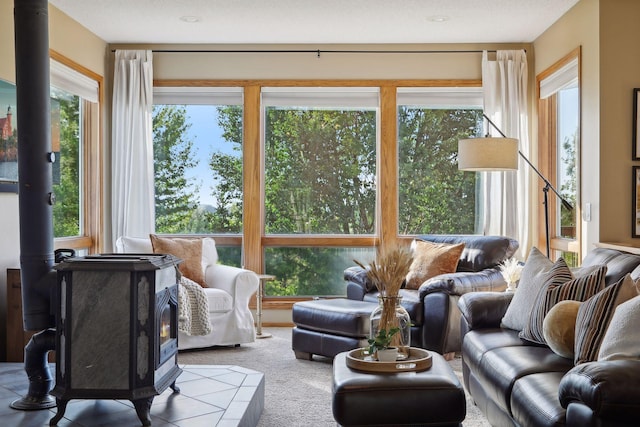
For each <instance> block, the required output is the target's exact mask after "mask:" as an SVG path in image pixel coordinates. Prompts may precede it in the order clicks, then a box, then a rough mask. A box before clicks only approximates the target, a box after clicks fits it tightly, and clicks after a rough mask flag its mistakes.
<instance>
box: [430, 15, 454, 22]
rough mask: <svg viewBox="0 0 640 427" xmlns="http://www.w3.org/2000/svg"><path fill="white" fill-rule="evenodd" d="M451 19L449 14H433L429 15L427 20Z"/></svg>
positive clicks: (443, 20)
mask: <svg viewBox="0 0 640 427" xmlns="http://www.w3.org/2000/svg"><path fill="white" fill-rule="evenodd" d="M449 19H451V18H449V17H448V16H445V15H433V16H429V17H428V18H427V21H431V22H446V21H448V20H449Z"/></svg>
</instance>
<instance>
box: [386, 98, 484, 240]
mask: <svg viewBox="0 0 640 427" xmlns="http://www.w3.org/2000/svg"><path fill="white" fill-rule="evenodd" d="M481 96H482V92H481V91H480V90H476V89H473V88H424V89H417V88H400V89H398V189H399V190H398V206H399V216H398V229H399V234H400V235H416V234H429V233H431V234H473V233H474V229H475V224H476V197H475V196H476V173H475V172H463V171H459V170H458V157H457V152H458V140H459V139H463V138H469V137H475V136H478V132H479V130H480V126H479V125H481V123H482V122H481V120H482V110H481V109H480V108H481V105H482V98H481ZM453 212H455V214H452V213H453Z"/></svg>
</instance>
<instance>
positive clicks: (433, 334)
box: [344, 234, 518, 354]
mask: <svg viewBox="0 0 640 427" xmlns="http://www.w3.org/2000/svg"><path fill="white" fill-rule="evenodd" d="M416 238H417V239H421V240H427V241H431V242H435V243H450V244H456V243H461V242H464V244H465V248H464V250H463V252H462V254H461V255H460V261H459V262H458V268H457V271H456V272H455V273H450V274H442V275H439V276H436V277H434V278H431V279H429V280H427V281H426V282H424V283H423V284H422V285H421V286H420V288H419V289H418V290H410V289H401V291H400V294H401V295H402V305H403V306H404V308H406V309H407V311H408V312H409V315H410V316H411V321H412V328H411V346H412V347H421V348H426V349H428V350H433V351H436V352H438V353H440V354H445V353H450V352H454V351H460V346H461V341H460V311H459V310H458V308H457V302H458V299H459V298H460V296H461V295H463V294H466V293H467V292H474V291H502V290H504V289H505V288H506V282H505V281H504V279H503V278H502V274H501V273H500V270H499V267H498V265H499V264H500V263H501V262H502V261H504V260H506V259H508V258H510V257H512V256H513V254H514V253H515V251H516V250H517V249H518V242H517V241H516V240H513V239H510V238H508V237H502V236H482V235H436V234H430V235H422V236H418V237H416ZM344 278H345V280H346V281H347V298H348V299H351V300H359V301H362V300H364V301H370V302H375V303H377V301H378V291H377V289H376V287H375V286H374V285H373V284H372V283H371V282H370V281H369V280H368V278H367V275H366V271H365V270H364V269H362V268H360V267H350V268H348V269H346V270H345V272H344Z"/></svg>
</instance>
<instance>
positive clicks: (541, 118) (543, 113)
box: [536, 47, 582, 262]
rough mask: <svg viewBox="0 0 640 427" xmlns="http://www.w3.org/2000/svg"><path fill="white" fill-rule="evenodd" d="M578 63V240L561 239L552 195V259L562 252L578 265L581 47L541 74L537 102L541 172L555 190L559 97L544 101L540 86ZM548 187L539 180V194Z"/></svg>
mask: <svg viewBox="0 0 640 427" xmlns="http://www.w3.org/2000/svg"><path fill="white" fill-rule="evenodd" d="M576 59H577V60H578V105H579V106H580V108H579V111H578V126H579V130H578V146H577V147H576V158H577V167H576V169H577V172H576V177H577V185H576V188H577V194H576V206H574V207H573V208H574V210H575V214H576V238H575V239H567V238H564V237H561V236H558V235H557V234H556V233H555V232H554V230H556V229H557V225H558V224H557V220H556V218H557V216H558V215H557V214H558V209H559V208H560V203H559V201H558V198H557V197H556V196H555V194H550V196H549V200H548V203H549V232H550V236H549V247H550V251H551V254H550V257H551V259H555V258H557V257H558V256H559V255H560V252H573V253H575V254H576V256H577V260H578V262H580V261H581V260H582V244H581V242H582V212H581V203H580V200H581V196H580V193H581V179H580V177H581V170H582V167H581V148H580V146H581V142H580V141H581V140H582V126H581V117H582V108H581V98H582V86H581V82H580V79H581V74H582V73H581V59H582V58H581V48H580V47H578V48H576V49H574V50H573V51H571V52H569V53H568V54H567V55H565V56H564V57H563V58H562V59H560V60H559V61H558V62H556V63H554V64H553V65H552V66H550V67H549V68H547V69H546V70H544V71H542V72H541V73H540V74H538V75H537V76H536V99H537V100H538V165H539V167H540V171H541V173H542V174H543V175H544V176H546V177H547V179H548V180H549V182H551V184H552V185H553V186H554V187H555V188H558V187H557V184H558V180H557V172H556V171H557V162H558V159H557V152H558V150H557V144H558V141H557V114H556V112H557V95H556V94H554V95H551V96H549V97H548V98H545V99H541V98H540V83H541V82H542V80H544V79H545V78H547V77H549V76H551V75H553V74H554V73H555V72H557V71H558V70H560V69H561V68H562V67H564V66H565V65H567V64H568V63H570V62H571V61H574V60H576ZM543 187H544V183H543V182H542V181H541V180H538V183H537V191H538V194H542V189H543ZM544 215H545V213H544V205H543V204H542V203H539V204H538V210H537V217H538V218H541V220H540V221H539V222H538V239H537V245H538V247H540V248H543V247H545V246H546V240H545V236H546V230H545V223H544Z"/></svg>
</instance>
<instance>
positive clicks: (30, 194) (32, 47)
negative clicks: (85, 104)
mask: <svg viewBox="0 0 640 427" xmlns="http://www.w3.org/2000/svg"><path fill="white" fill-rule="evenodd" d="M48 6H49V5H48V2H47V0H14V27H15V65H16V94H17V107H18V108H17V116H18V188H19V193H18V194H19V215H20V271H21V282H22V309H23V321H24V329H25V330H30V331H41V332H40V333H38V334H36V335H35V336H34V337H35V338H32V341H30V342H29V344H28V345H27V347H26V348H25V370H26V371H27V375H28V376H29V381H30V386H29V395H28V396H27V397H25V398H23V399H22V400H20V401H16V402H13V403H12V404H11V406H12V407H14V408H16V409H44V408H50V407H52V406H55V400H54V399H53V398H51V396H49V394H48V392H49V389H50V388H51V382H52V381H51V373H50V372H49V366H48V363H47V358H46V355H47V353H48V352H49V350H54V349H55V340H53V339H52V334H51V332H50V331H48V329H49V328H52V327H55V317H54V315H53V310H52V307H51V301H52V299H53V298H52V292H54V291H55V288H56V273H55V272H54V271H53V265H54V260H55V258H54V251H53V202H54V201H55V197H54V194H53V180H52V162H53V161H54V160H55V157H53V155H52V152H51V101H50V87H49V84H50V83H49V13H48Z"/></svg>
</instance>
